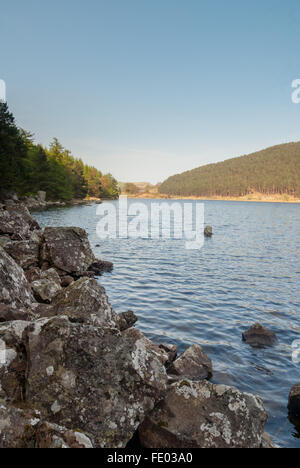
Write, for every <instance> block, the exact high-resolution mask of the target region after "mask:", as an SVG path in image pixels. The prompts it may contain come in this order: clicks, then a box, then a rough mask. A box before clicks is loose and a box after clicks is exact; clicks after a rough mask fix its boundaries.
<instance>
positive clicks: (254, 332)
mask: <svg viewBox="0 0 300 468" xmlns="http://www.w3.org/2000/svg"><path fill="white" fill-rule="evenodd" d="M243 341H245V342H246V343H247V344H249V345H250V346H253V347H257V348H263V347H265V346H273V345H274V344H276V343H277V341H278V340H277V337H276V335H275V333H274V332H272V331H271V330H268V328H266V327H264V326H263V325H261V324H260V323H256V324H254V325H252V327H251V328H250V329H249V330H247V331H246V332H244V333H243Z"/></svg>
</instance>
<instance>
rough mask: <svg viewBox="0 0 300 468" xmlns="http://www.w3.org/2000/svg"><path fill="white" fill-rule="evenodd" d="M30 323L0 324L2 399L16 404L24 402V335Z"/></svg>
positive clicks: (0, 382) (0, 381)
mask: <svg viewBox="0 0 300 468" xmlns="http://www.w3.org/2000/svg"><path fill="white" fill-rule="evenodd" d="M28 325H29V322H24V321H14V322H8V323H3V324H0V399H3V400H5V401H8V402H12V403H16V402H20V401H23V400H24V397H25V395H24V393H25V373H26V352H25V345H24V340H23V333H24V330H25V329H26V327H27V326H28Z"/></svg>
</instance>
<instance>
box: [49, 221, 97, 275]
mask: <svg viewBox="0 0 300 468" xmlns="http://www.w3.org/2000/svg"><path fill="white" fill-rule="evenodd" d="M42 260H43V261H46V262H49V263H50V265H51V266H54V267H55V268H58V269H60V270H62V271H64V272H66V273H69V274H73V275H78V276H80V275H81V274H82V273H84V272H85V271H87V270H88V269H89V267H90V266H91V265H92V264H93V263H94V262H95V257H94V254H93V252H92V250H91V247H90V243H89V240H88V236H87V233H86V232H85V231H84V229H81V228H77V227H47V228H45V230H44V244H43V247H42Z"/></svg>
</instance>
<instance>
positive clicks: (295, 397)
mask: <svg viewBox="0 0 300 468" xmlns="http://www.w3.org/2000/svg"><path fill="white" fill-rule="evenodd" d="M288 409H289V415H290V417H292V418H299V417H300V383H297V384H296V385H294V386H293V387H292V389H291V391H290V395H289V403H288Z"/></svg>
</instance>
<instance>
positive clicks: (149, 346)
mask: <svg viewBox="0 0 300 468" xmlns="http://www.w3.org/2000/svg"><path fill="white" fill-rule="evenodd" d="M122 335H123V338H124V339H125V340H126V341H127V342H128V343H130V346H131V347H135V348H136V349H137V353H136V365H137V367H138V368H139V372H140V373H141V374H143V375H146V374H150V373H151V368H152V366H153V360H152V359H149V360H147V359H146V360H145V359H144V355H143V353H142V352H141V351H142V350H145V352H146V353H147V355H148V356H153V355H155V356H156V358H157V359H158V360H159V361H160V362H161V363H162V364H163V365H164V366H166V365H167V362H168V354H167V353H166V352H165V351H164V350H163V349H161V348H160V347H159V346H158V345H157V344H155V343H153V341H150V340H148V338H146V337H145V335H143V333H142V332H141V331H140V330H138V329H137V328H128V329H127V330H125V331H123V333H122ZM139 354H141V357H142V358H143V359H140V357H139Z"/></svg>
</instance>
